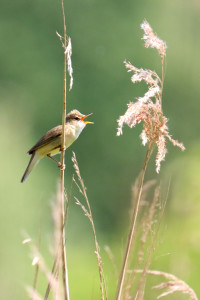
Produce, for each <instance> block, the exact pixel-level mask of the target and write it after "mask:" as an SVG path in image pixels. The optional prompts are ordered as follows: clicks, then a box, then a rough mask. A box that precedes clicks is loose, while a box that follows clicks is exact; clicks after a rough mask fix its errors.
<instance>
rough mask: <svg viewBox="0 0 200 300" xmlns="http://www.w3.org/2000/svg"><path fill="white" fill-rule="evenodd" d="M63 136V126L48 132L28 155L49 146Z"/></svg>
mask: <svg viewBox="0 0 200 300" xmlns="http://www.w3.org/2000/svg"><path fill="white" fill-rule="evenodd" d="M61 134H62V125H59V126H56V127H54V128H52V129H51V130H49V131H47V133H45V135H43V136H42V137H41V139H39V141H38V142H37V143H36V144H35V145H34V146H33V147H32V148H31V149H30V150H29V151H28V154H32V153H33V152H34V151H36V150H37V149H39V148H41V147H42V146H44V145H46V144H48V143H49V142H51V141H52V140H54V139H55V138H57V137H59V136H61Z"/></svg>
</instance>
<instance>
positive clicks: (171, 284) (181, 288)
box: [134, 270, 198, 300]
mask: <svg viewBox="0 0 200 300" xmlns="http://www.w3.org/2000/svg"><path fill="white" fill-rule="evenodd" d="M134 272H135V273H142V272H143V270H134ZM146 274H148V275H154V276H163V277H164V278H165V279H167V280H168V281H167V282H163V283H161V284H158V285H156V286H154V287H153V288H154V289H156V290H162V289H167V291H165V292H163V293H162V294H160V295H159V296H158V297H157V299H161V298H163V297H165V296H168V295H170V294H173V293H175V292H181V293H182V294H187V295H189V296H190V298H189V299H190V300H198V298H197V295H196V294H195V292H194V290H193V289H192V288H191V287H190V286H189V285H188V284H187V283H186V282H184V281H183V280H181V279H179V278H177V277H176V276H174V275H173V274H170V273H166V272H162V271H157V270H147V271H146Z"/></svg>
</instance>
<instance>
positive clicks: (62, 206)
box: [60, 0, 70, 300]
mask: <svg viewBox="0 0 200 300" xmlns="http://www.w3.org/2000/svg"><path fill="white" fill-rule="evenodd" d="M61 4H62V14H63V26H64V49H65V50H66V48H67V39H66V22H65V11H64V3H63V0H61ZM66 71H67V53H66V51H64V90H63V114H62V141H61V168H60V218H61V225H60V226H61V228H60V232H61V240H62V241H61V252H62V253H61V256H62V270H63V288H64V297H65V300H69V299H70V298H69V283H68V270H67V259H66V245H65V193H64V170H65V119H66V83H67V78H66V77H67V75H66Z"/></svg>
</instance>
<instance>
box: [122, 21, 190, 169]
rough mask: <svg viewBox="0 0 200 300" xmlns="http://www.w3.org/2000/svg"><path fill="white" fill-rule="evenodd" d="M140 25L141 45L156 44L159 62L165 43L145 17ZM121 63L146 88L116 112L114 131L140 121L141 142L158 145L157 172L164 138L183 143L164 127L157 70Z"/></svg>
mask: <svg viewBox="0 0 200 300" xmlns="http://www.w3.org/2000/svg"><path fill="white" fill-rule="evenodd" d="M141 27H142V29H144V32H145V35H144V37H143V39H144V40H145V46H146V47H154V48H156V49H157V50H158V52H159V54H160V55H161V58H162V59H161V60H162V64H163V57H164V56H165V55H166V52H165V49H166V43H164V42H163V41H162V40H160V39H159V38H158V37H157V36H156V35H155V34H154V33H153V31H152V29H151V27H150V25H149V24H148V23H147V21H144V23H143V24H142V25H141ZM124 64H125V67H126V68H127V69H128V72H134V74H133V75H132V77H131V81H132V82H133V83H135V82H141V81H145V82H146V83H147V85H148V90H147V92H146V93H145V94H144V96H143V97H139V98H137V101H136V102H130V103H129V104H128V109H127V111H126V112H125V114H124V115H123V116H120V118H119V119H118V121H117V122H118V129H117V135H118V136H119V135H121V134H122V133H123V132H122V127H123V124H124V123H125V124H127V125H128V126H129V127H130V128H132V127H134V126H135V125H136V124H139V123H141V122H143V130H142V133H141V134H140V138H141V139H142V144H143V145H146V144H147V143H148V142H149V144H150V145H151V146H153V144H156V146H157V149H158V150H157V155H156V172H157V173H159V171H160V164H161V161H163V160H164V159H165V155H166V153H167V148H166V139H168V140H170V142H171V143H172V144H173V145H174V146H178V147H179V148H181V149H182V150H184V149H185V147H184V146H183V144H181V143H179V142H178V141H176V140H174V139H172V137H171V135H170V134H169V131H168V127H167V121H168V120H167V118H166V117H165V116H164V114H163V111H162V104H161V103H162V87H163V79H162V80H161V79H160V77H159V76H158V75H157V73H156V72H154V71H152V70H146V69H145V70H144V69H142V68H140V69H138V68H137V67H135V66H133V65H132V64H131V63H130V62H126V61H125V62H124ZM162 69H163V68H162ZM163 77H164V76H162V78H163Z"/></svg>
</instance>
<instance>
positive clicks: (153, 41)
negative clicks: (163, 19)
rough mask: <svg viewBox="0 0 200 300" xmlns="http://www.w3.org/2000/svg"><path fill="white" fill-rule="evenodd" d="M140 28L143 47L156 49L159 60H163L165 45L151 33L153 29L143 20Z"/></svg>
mask: <svg viewBox="0 0 200 300" xmlns="http://www.w3.org/2000/svg"><path fill="white" fill-rule="evenodd" d="M141 28H142V29H143V30H144V35H143V37H142V39H143V40H144V46H145V47H146V48H149V47H150V48H155V49H157V50H158V53H159V54H160V56H161V58H164V57H165V56H166V49H167V45H166V43H165V42H164V41H163V40H161V39H160V38H159V37H158V36H157V35H156V34H155V33H154V32H153V29H152V28H151V26H150V25H149V23H148V22H147V21H146V20H144V21H143V23H142V24H141Z"/></svg>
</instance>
